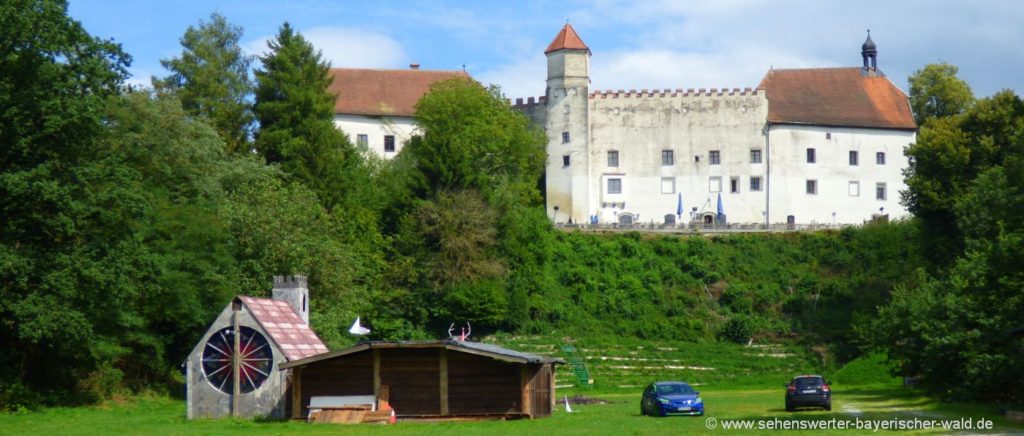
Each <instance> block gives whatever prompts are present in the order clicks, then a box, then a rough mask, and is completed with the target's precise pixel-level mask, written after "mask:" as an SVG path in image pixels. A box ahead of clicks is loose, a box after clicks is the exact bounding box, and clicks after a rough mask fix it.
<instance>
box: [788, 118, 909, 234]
mask: <svg viewBox="0 0 1024 436" xmlns="http://www.w3.org/2000/svg"><path fill="white" fill-rule="evenodd" d="M770 135H771V137H770V139H771V161H772V169H771V171H772V180H771V183H772V186H771V212H770V213H771V216H770V219H771V222H785V221H786V217H787V216H788V215H793V216H794V218H795V219H796V222H797V223H822V224H832V223H833V216H832V213H833V212H835V222H836V223H839V224H860V223H862V222H863V221H865V220H868V219H871V216H872V214H878V213H880V212H881V213H884V214H887V215H889V216H890V218H900V217H905V216H908V215H909V213H908V212H907V210H906V208H904V207H903V206H902V205H900V194H899V193H900V191H902V190H905V189H906V185H905V184H904V182H903V173H902V171H903V169H904V168H906V167H907V166H908V162H907V157H906V156H904V155H903V150H904V149H905V148H906V147H907V146H908V145H910V143H912V142H914V138H915V133H914V132H913V131H906V130H885V129H859V128H844V127H822V126H796V125H773V126H772V127H771V133H770ZM807 148H814V149H815V154H816V159H815V160H816V163H807ZM851 150H854V151H857V152H858V165H855V166H852V165H850V164H849V152H850V151H851ZM878 152H882V153H885V164H884V165H879V164H877V163H876V153H878ZM807 180H817V184H818V193H817V194H808V193H807V189H806V184H807ZM850 182H857V183H858V184H859V188H860V189H859V195H851V194H850V192H849V185H850ZM878 183H885V185H886V198H885V200H878V199H876V195H875V187H876V184H878ZM879 208H884V209H883V210H882V211H879Z"/></svg>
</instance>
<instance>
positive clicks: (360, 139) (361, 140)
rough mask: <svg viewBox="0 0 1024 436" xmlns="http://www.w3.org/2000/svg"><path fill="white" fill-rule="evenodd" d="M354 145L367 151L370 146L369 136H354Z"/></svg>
mask: <svg viewBox="0 0 1024 436" xmlns="http://www.w3.org/2000/svg"><path fill="white" fill-rule="evenodd" d="M356 145H358V146H359V148H360V149H361V150H365V149H367V148H368V147H369V146H370V136H369V135H356Z"/></svg>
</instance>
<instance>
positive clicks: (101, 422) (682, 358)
mask: <svg viewBox="0 0 1024 436" xmlns="http://www.w3.org/2000/svg"><path fill="white" fill-rule="evenodd" d="M491 342H495V343H499V344H501V345H504V346H507V347H509V348H513V349H517V350H522V351H527V352H534V353H540V354H548V355H559V356H562V357H567V356H566V355H565V354H564V353H563V352H562V351H561V345H562V342H561V341H560V340H559V339H557V338H551V337H539V336H503V337H494V338H491ZM575 346H576V348H577V350H578V352H579V356H580V357H582V358H583V359H584V360H585V361H586V363H587V366H588V369H589V370H590V375H591V378H593V379H594V384H593V385H590V386H582V385H581V384H580V382H579V380H578V379H577V377H576V376H575V374H573V373H572V371H570V370H569V368H567V366H563V367H560V368H559V370H558V373H557V375H556V380H557V385H559V386H560V387H559V391H558V394H559V399H561V398H562V395H568V396H570V397H571V396H573V395H575V394H580V395H584V396H587V397H592V398H598V399H601V400H604V401H606V402H607V403H606V404H590V405H575V406H573V408H574V409H575V411H574V413H571V414H570V413H565V412H564V409H563V406H562V405H561V402H559V406H558V408H557V410H556V411H555V413H554V414H553V416H551V417H550V418H544V419H536V420H520V421H478V422H444V423H424V422H399V423H398V424H397V425H393V426H386V425H373V424H364V425H356V426H340V425H311V424H305V423H302V422H265V421H254V420H231V419H222V420H195V421H188V420H187V419H185V403H184V402H183V401H181V400H174V399H170V398H164V397H154V396H137V397H131V398H128V399H126V400H123V401H119V402H108V403H106V404H104V405H102V406H94V407H79V408H53V409H47V410H43V411H39V412H31V413H24V414H0V435H7V434H30V435H34V436H49V435H65V434H89V435H92V434H181V435H185V434H188V435H192V434H231V433H234V434H243V433H244V434H299V433H303V434H305V433H337V432H339V431H344V432H345V433H346V434H385V433H386V434H424V433H430V434H453V435H460V436H464V435H477V434H502V435H504V434H544V435H562V434H585V435H604V434H614V435H619V434H654V433H665V432H670V433H672V434H679V433H682V434H715V433H719V434H727V433H757V434H763V433H766V431H761V430H758V431H754V430H750V431H742V430H725V429H723V428H722V426H723V425H724V420H732V419H743V420H758V419H761V420H766V419H767V420H773V419H775V418H778V419H780V420H788V421H796V420H802V421H804V422H807V423H811V422H816V421H817V420H823V419H825V420H828V419H832V418H836V419H850V420H853V419H856V418H858V417H859V418H861V419H871V420H889V419H895V418H899V419H914V418H918V419H960V418H971V419H972V420H977V419H981V418H985V419H990V420H992V421H993V422H994V424H995V428H994V430H995V431H996V432H1002V433H1007V432H1024V426H1021V425H1019V424H1011V423H1009V422H1007V421H1006V420H1005V419H1003V418H1002V417H1001V416H998V415H997V414H996V413H995V412H996V406H993V405H985V404H969V403H968V404H965V403H957V404H950V403H941V402H938V401H936V400H934V399H932V398H929V397H927V396H924V395H922V394H920V393H917V392H914V391H911V390H906V389H904V388H902V387H900V385H899V382H898V380H897V379H894V378H892V377H889V376H888V375H887V371H886V368H885V365H886V364H885V362H884V359H883V358H882V357H881V356H870V357H865V358H862V359H857V360H854V361H853V362H851V363H850V364H848V365H846V366H845V367H844V368H842V369H839V370H838V371H835V372H832V373H829V372H828V371H826V370H825V369H823V368H820V367H819V366H818V360H817V359H816V358H815V357H814V356H811V355H809V354H807V353H806V352H805V351H802V350H800V349H798V348H793V347H787V346H784V345H781V344H761V345H756V346H752V347H748V346H743V345H737V344H727V343H688V342H682V341H662V342H651V341H640V340H633V341H629V340H624V339H621V338H618V339H616V338H611V339H607V340H603V341H602V340H595V339H591V340H580V341H576V342H575ZM808 372H812V373H824V375H825V376H826V377H827V378H829V379H830V380H831V381H832V387H833V389H834V397H833V404H832V412H823V411H800V412H796V413H788V412H786V411H785V410H783V392H784V390H783V388H782V384H783V383H785V382H787V381H788V380H789V379H790V377H792V376H793V375H796V374H801V373H808ZM655 380H685V381H688V382H690V383H692V384H694V385H695V387H696V388H697V389H698V390H700V391H701V396H702V397H703V398H704V402H705V407H706V410H707V414H706V415H705V416H703V417H669V418H651V417H642V416H640V413H639V409H640V403H639V402H640V392H641V391H642V390H643V387H644V386H645V385H646V384H647V383H649V382H651V381H655ZM709 418H714V419H716V420H717V422H718V423H719V427H718V428H715V429H713V430H712V429H708V428H707V422H708V421H707V420H708V419H709ZM762 422H765V423H766V425H767V423H768V422H769V421H762ZM772 422H774V421H772ZM752 425H757V423H756V421H755V422H752ZM774 425H779V424H774ZM953 432H954V431H953V430H945V429H936V430H933V431H930V432H928V431H919V432H914V433H932V434H948V433H953ZM767 433H772V432H767ZM775 433H787V434H788V433H794V431H783V430H780V431H776V432H775ZM804 433H821V431H807V432H804ZM831 433H838V434H868V433H872V431H870V430H860V431H857V430H845V431H839V430H837V431H832V432H831ZM903 433H907V432H903ZM968 433H978V432H977V431H970V432H968Z"/></svg>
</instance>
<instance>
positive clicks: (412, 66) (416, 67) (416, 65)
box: [409, 64, 420, 70]
mask: <svg viewBox="0 0 1024 436" xmlns="http://www.w3.org/2000/svg"><path fill="white" fill-rule="evenodd" d="M409 68H411V69H414V70H418V69H420V64H409Z"/></svg>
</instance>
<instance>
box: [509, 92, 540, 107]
mask: <svg viewBox="0 0 1024 436" xmlns="http://www.w3.org/2000/svg"><path fill="white" fill-rule="evenodd" d="M508 102H509V104H510V105H512V107H513V108H515V109H528V108H531V107H534V106H546V105H547V97H545V96H543V95H542V96H540V97H536V98H534V97H527V98H526V100H525V101H524V100H523V98H522V97H519V98H516V99H515V101H514V102H513V101H512V100H511V99H509V101H508Z"/></svg>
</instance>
